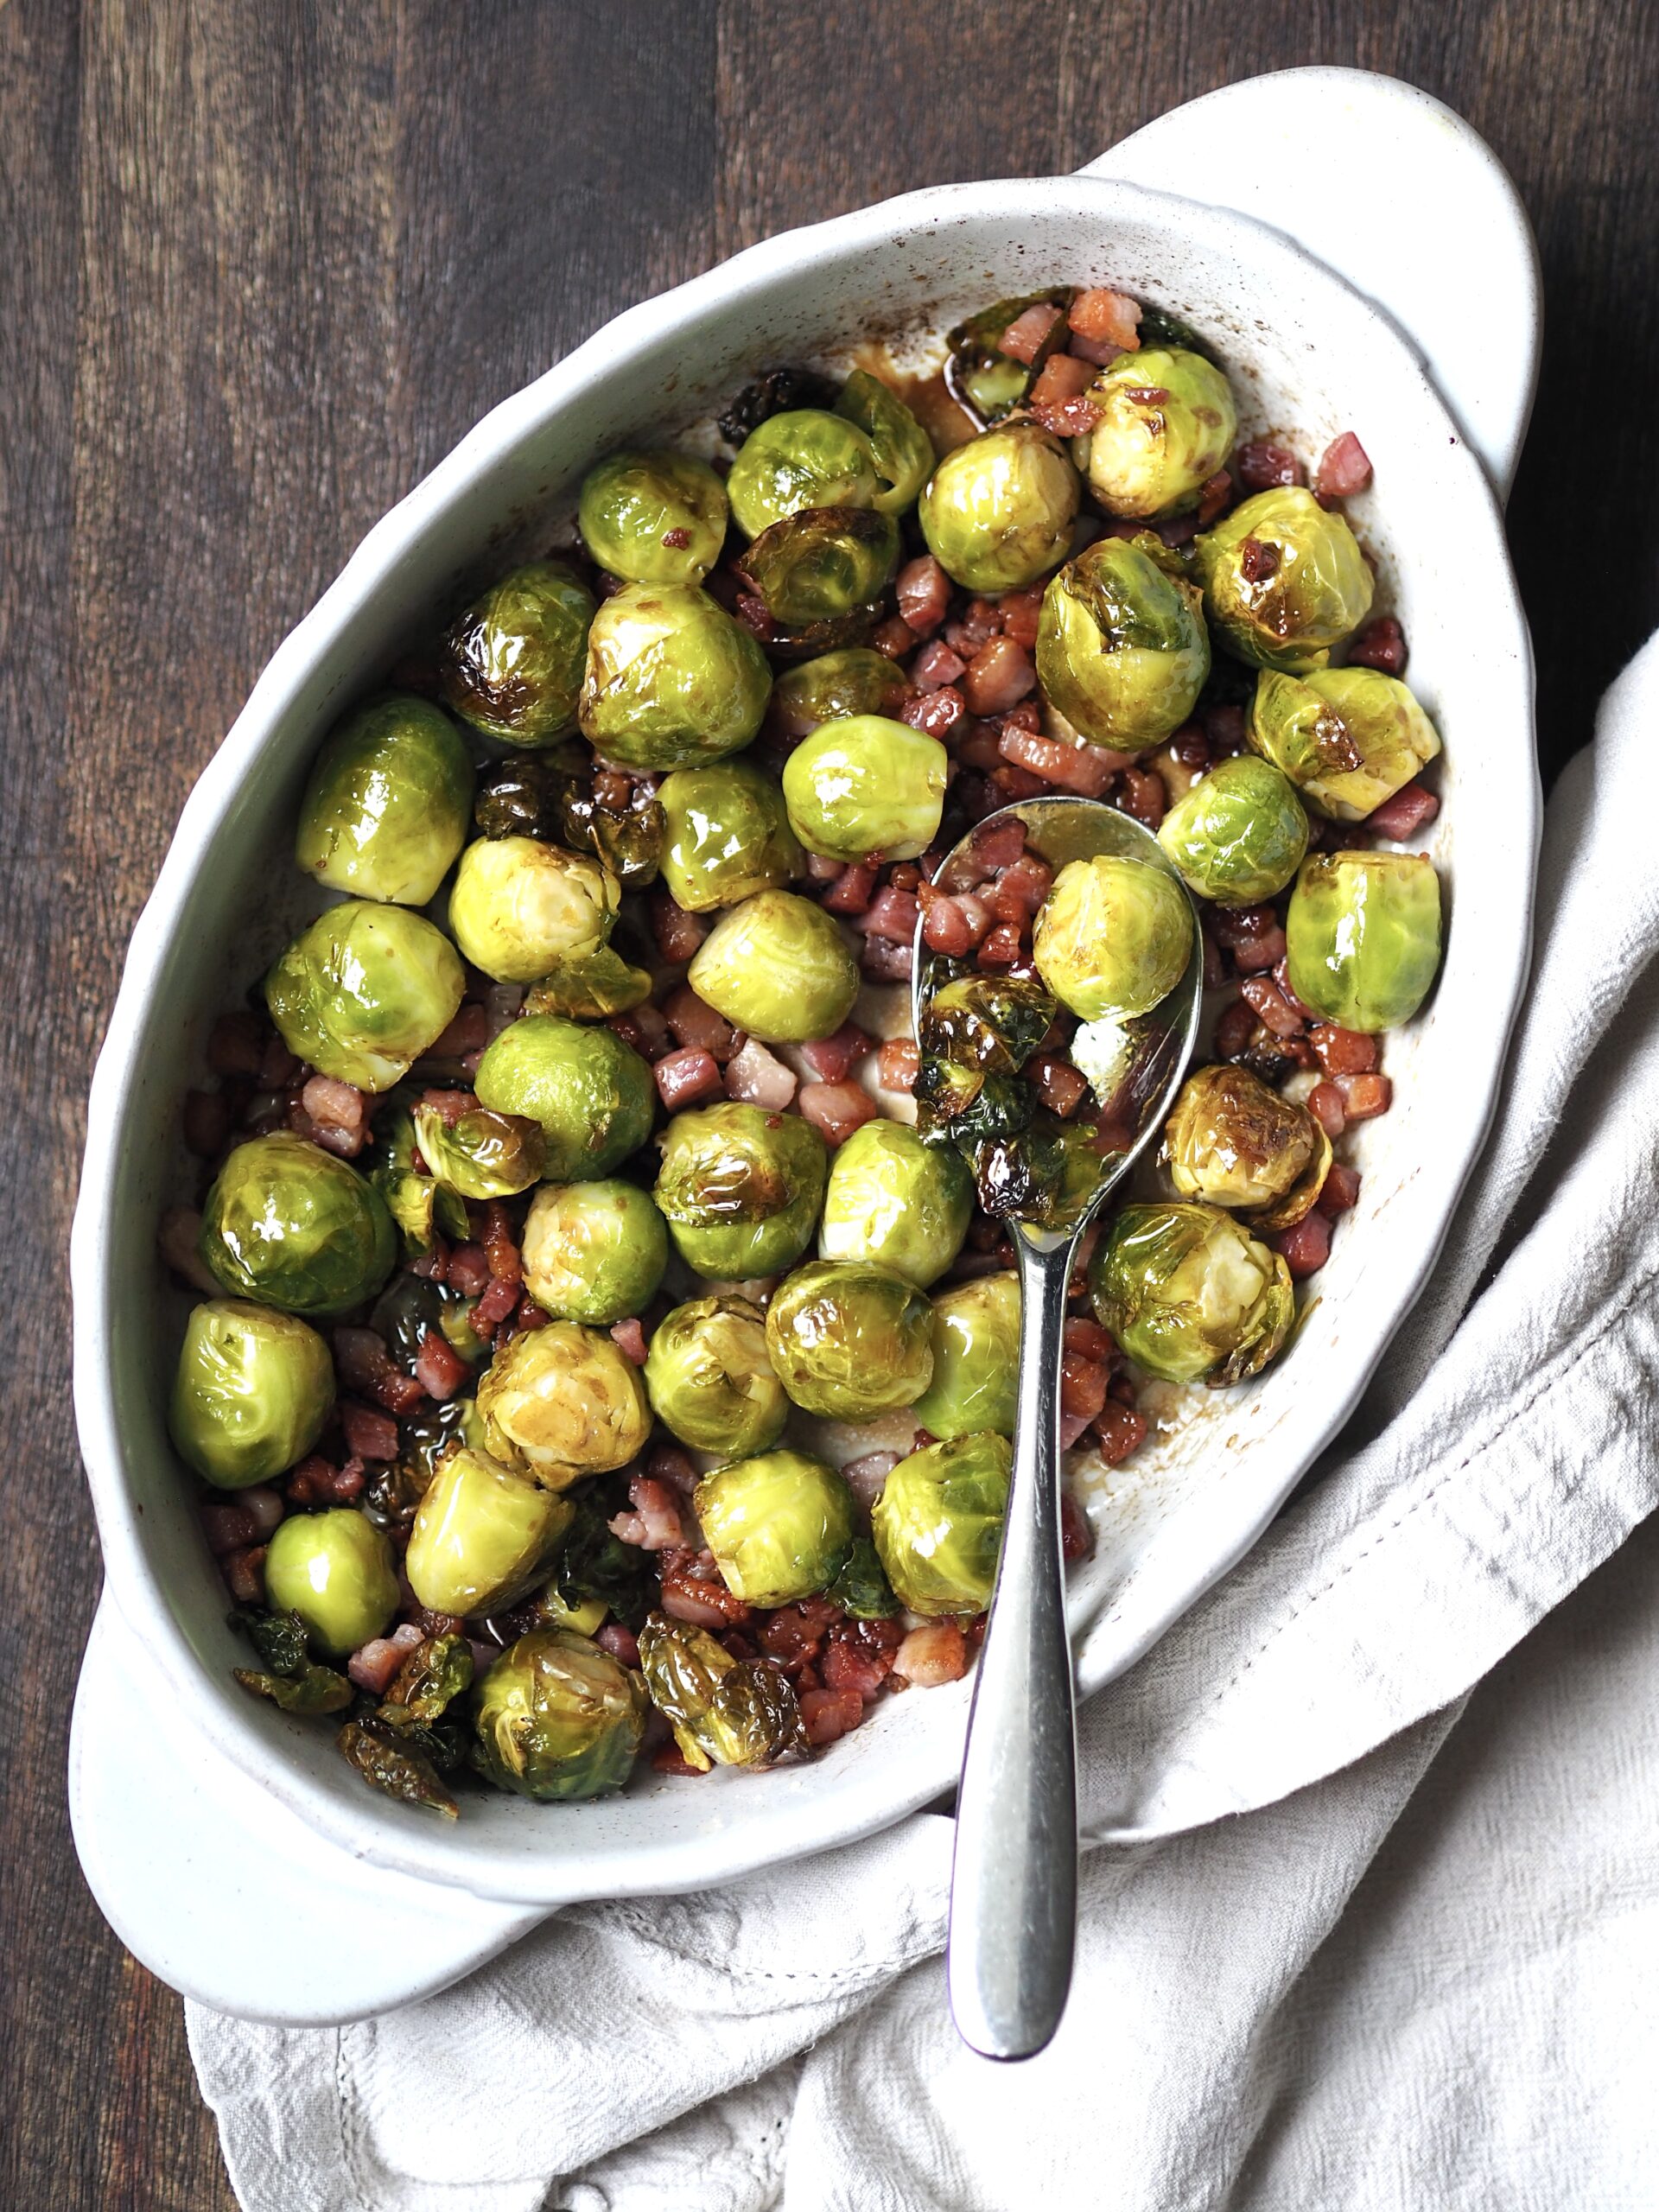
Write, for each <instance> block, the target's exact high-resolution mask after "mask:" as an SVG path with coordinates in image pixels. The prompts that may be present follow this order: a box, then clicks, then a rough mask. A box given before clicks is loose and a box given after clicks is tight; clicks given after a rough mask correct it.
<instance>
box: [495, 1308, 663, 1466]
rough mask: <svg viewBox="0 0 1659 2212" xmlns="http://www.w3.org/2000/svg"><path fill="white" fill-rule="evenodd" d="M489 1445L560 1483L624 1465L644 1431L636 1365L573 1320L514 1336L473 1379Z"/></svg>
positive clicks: (510, 1461)
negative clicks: (480, 1376) (477, 1379)
mask: <svg viewBox="0 0 1659 2212" xmlns="http://www.w3.org/2000/svg"><path fill="white" fill-rule="evenodd" d="M478 1409H479V1412H480V1414H482V1415H483V1418H484V1433H485V1438H486V1442H487V1445H488V1447H489V1450H490V1451H491V1452H492V1453H493V1455H494V1456H495V1457H496V1458H497V1459H500V1460H502V1461H503V1462H504V1463H505V1465H508V1466H510V1467H513V1468H516V1469H518V1470H519V1471H524V1472H528V1473H530V1474H531V1475H533V1476H534V1477H535V1478H536V1480H537V1482H538V1483H541V1484H544V1485H545V1487H546V1488H548V1489H549V1490H563V1489H565V1488H567V1487H568V1486H569V1484H571V1483H573V1482H575V1481H577V1480H579V1479H580V1478H581V1477H582V1476H583V1475H591V1474H602V1473H604V1472H605V1471H607V1470H608V1469H610V1468H612V1467H621V1466H626V1464H627V1462H628V1461H629V1460H630V1459H632V1458H633V1456H634V1454H635V1453H636V1452H639V1450H640V1449H641V1448H642V1447H643V1446H644V1444H645V1440H646V1438H647V1437H648V1436H649V1435H650V1433H651V1410H650V1408H649V1406H648V1405H647V1404H646V1402H645V1384H644V1383H643V1382H642V1381H641V1380H640V1377H639V1370H638V1368H636V1367H635V1366H634V1365H633V1364H632V1362H631V1361H630V1360H628V1359H626V1358H625V1357H624V1356H623V1355H622V1353H621V1352H620V1351H618V1350H617V1348H616V1346H615V1344H613V1343H612V1341H611V1339H610V1338H609V1337H608V1336H606V1335H604V1334H602V1333H601V1332H600V1331H599V1330H597V1329H584V1328H581V1327H578V1326H577V1325H576V1324H575V1322H573V1321H550V1322H549V1323H548V1325H546V1327H545V1328H541V1329H532V1330H531V1331H529V1332H527V1333H526V1334H524V1335H522V1336H518V1337H514V1338H512V1341H511V1342H510V1343H509V1344H508V1345H507V1346H506V1349H505V1351H499V1352H497V1354H496V1355H495V1357H494V1359H493V1361H492V1362H491V1363H490V1367H489V1370H488V1372H487V1373H486V1375H485V1376H484V1377H483V1379H482V1381H481V1382H480V1383H479V1386H478Z"/></svg>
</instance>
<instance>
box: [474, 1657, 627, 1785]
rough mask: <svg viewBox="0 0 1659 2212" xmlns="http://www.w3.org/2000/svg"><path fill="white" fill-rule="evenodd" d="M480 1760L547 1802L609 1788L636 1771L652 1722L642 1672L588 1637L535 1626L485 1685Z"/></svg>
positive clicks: (498, 1780)
mask: <svg viewBox="0 0 1659 2212" xmlns="http://www.w3.org/2000/svg"><path fill="white" fill-rule="evenodd" d="M474 1727H475V1729H476V1732H477V1739H478V1740H477V1750H476V1752H475V1754H474V1763H475V1764H476V1765H477V1767H478V1770H479V1771H480V1773H481V1774H482V1775H483V1776H484V1777H485V1778H486V1781H490V1782H493V1783H495V1784H496V1785H497V1786H498V1788H499V1789H511V1790H513V1791H515V1792H516V1793H517V1795H518V1796H520V1797H535V1798H539V1799H541V1800H543V1802H548V1801H553V1800H560V1799H563V1800H565V1801H567V1802H568V1801H571V1800H574V1799H576V1798H581V1797H598V1796H602V1795H603V1794H604V1793H605V1791H607V1789H620V1788H621V1787H622V1784H623V1783H625V1782H626V1780H627V1778H628V1774H629V1771H630V1770H631V1769H632V1765H633V1760H634V1754H635V1753H636V1752H637V1751H638V1750H639V1739H640V1738H641V1737H642V1736H643V1735H644V1734H645V1690H644V1688H643V1687H642V1685H641V1683H640V1680H639V1675H636V1674H634V1673H633V1672H632V1669H629V1668H626V1667H625V1666H623V1665H622V1663H621V1662H620V1660H616V1659H613V1658H612V1656H611V1655H610V1653H609V1652H608V1651H601V1649H600V1647H599V1646H598V1644H596V1643H589V1641H588V1638H587V1637H585V1636H575V1635H573V1634H572V1633H571V1631H570V1630H569V1629H564V1628H535V1629H531V1630H530V1632H529V1634H528V1635H526V1636H521V1637H519V1638H518V1642H517V1643H513V1644H510V1645H509V1646H508V1648H507V1649H506V1650H505V1651H504V1652H503V1653H502V1654H501V1656H500V1657H499V1659H498V1660H497V1661H496V1662H495V1664H494V1665H493V1667H492V1668H491V1669H490V1671H489V1673H488V1674H487V1675H485V1677H484V1680H483V1681H482V1682H481V1683H480V1686H479V1691H478V1713H477V1717H476V1719H475V1721H474Z"/></svg>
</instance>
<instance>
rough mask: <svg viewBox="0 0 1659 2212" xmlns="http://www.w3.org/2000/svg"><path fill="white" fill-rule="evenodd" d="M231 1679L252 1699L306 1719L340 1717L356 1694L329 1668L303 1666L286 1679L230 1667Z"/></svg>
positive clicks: (341, 1677)
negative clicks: (263, 1700)
mask: <svg viewBox="0 0 1659 2212" xmlns="http://www.w3.org/2000/svg"><path fill="white" fill-rule="evenodd" d="M231 1673H232V1677H233V1678H234V1679H235V1680H236V1681H238V1682H239V1683H240V1684H241V1685H242V1688H244V1689H245V1690H247V1691H248V1692H250V1693H251V1695H253V1696H254V1697H264V1698H269V1699H270V1701H271V1703H272V1704H273V1705H275V1706H278V1707H281V1709H282V1710H283V1712H284V1713H297V1714H301V1715H302V1716H304V1717H305V1718H307V1719H309V1718H310V1717H311V1716H312V1715H314V1714H315V1713H343V1712H344V1711H345V1709H346V1707H347V1706H348V1705H349V1704H350V1703H351V1701H352V1700H353V1697H354V1696H355V1694H356V1693H355V1691H354V1690H353V1688H352V1686H351V1684H350V1683H349V1682H348V1681H346V1677H345V1675H337V1674H336V1673H335V1672H334V1669H333V1668H332V1667H317V1666H305V1667H301V1668H298V1669H296V1670H295V1671H294V1672H293V1673H292V1674H289V1675H262V1674H258V1673H257V1672H256V1671H255V1670H254V1669H252V1668H251V1667H232V1669H231Z"/></svg>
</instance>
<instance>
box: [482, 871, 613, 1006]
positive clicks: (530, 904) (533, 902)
mask: <svg viewBox="0 0 1659 2212" xmlns="http://www.w3.org/2000/svg"><path fill="white" fill-rule="evenodd" d="M620 899H621V887H620V885H619V883H618V882H617V880H616V878H615V877H614V876H613V874H611V872H610V870H609V868H607V867H605V866H604V864H603V863H602V862H601V861H596V860H594V859H592V858H590V857H589V855H588V854H586V853H571V852H566V851H565V850H564V849H563V847H562V846H559V845H543V844H542V843H541V842H539V841H538V840H537V838H534V837H480V838H479V839H478V840H477V842H475V843H474V844H471V845H468V847H467V849H466V851H465V852H464V853H463V854H462V855H461V866H460V868H458V869H457V870H456V871H455V880H454V887H453V888H452V890H451V891H450V893H449V926H450V928H451V929H452V930H453V931H454V933H455V942H456V944H459V945H460V947H461V950H462V952H464V953H465V954H466V956H467V959H468V960H470V961H471V962H472V963H473V965H474V968H481V969H483V971H484V973H485V974H486V976H493V978H494V980H495V981H496V982H498V983H536V982H540V981H541V979H542V977H543V976H549V975H551V973H552V972H553V970H554V969H556V967H557V966H558V965H559V964H560V963H561V962H563V961H567V960H575V961H580V960H587V959H589V958H591V957H592V956H593V955H594V953H595V952H597V951H599V950H601V947H603V946H604V945H605V944H607V942H608V941H609V938H610V934H611V931H612V928H613V925H614V924H615V921H616V915H617V909H618V906H619V905H620Z"/></svg>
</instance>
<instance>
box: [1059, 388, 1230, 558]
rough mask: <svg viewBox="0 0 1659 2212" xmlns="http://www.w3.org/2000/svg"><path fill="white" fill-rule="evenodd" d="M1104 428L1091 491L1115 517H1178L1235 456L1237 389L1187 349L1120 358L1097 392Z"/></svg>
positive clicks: (1094, 444) (1096, 442) (1092, 457)
mask: <svg viewBox="0 0 1659 2212" xmlns="http://www.w3.org/2000/svg"><path fill="white" fill-rule="evenodd" d="M1089 397H1090V399H1092V400H1093V401H1094V402H1095V404H1096V406H1097V407H1098V408H1099V410H1100V421H1099V422H1098V423H1096V426H1095V428H1094V429H1093V430H1092V431H1091V432H1090V435H1089V488H1090V491H1091V492H1092V493H1094V495H1095V497H1096V499H1098V500H1099V501H1100V504H1101V505H1102V506H1103V507H1104V508H1105V510H1106V512H1107V513H1108V514H1109V515H1122V516H1124V517H1127V518H1133V519H1142V518H1145V519H1148V520H1149V519H1150V518H1153V517H1154V516H1156V515H1170V514H1179V513H1180V512H1184V511H1185V509H1186V508H1188V507H1194V506H1196V505H1198V494H1199V493H1200V492H1202V491H1203V489H1204V487H1205V484H1206V483H1208V481H1209V480H1210V479H1211V477H1212V476H1213V475H1215V474H1216V473H1217V470H1218V469H1219V468H1220V467H1221V466H1222V464H1223V462H1224V461H1225V460H1226V458H1227V456H1228V454H1230V452H1231V451H1232V445H1233V435H1234V432H1235V431H1236V429H1237V427H1238V418H1237V416H1236V413H1235V411H1234V408H1233V394H1232V388H1231V386H1230V385H1229V384H1228V382H1227V379H1226V378H1225V377H1224V375H1223V374H1222V372H1221V371H1220V370H1219V369H1218V368H1217V367H1216V365H1215V364H1214V363H1213V362H1212V361H1207V360H1205V358H1204V356H1203V354H1202V353H1189V352H1188V351H1187V350H1186V349H1185V347H1184V346H1146V347H1144V348H1143V349H1142V350H1141V351H1140V352H1139V353H1123V354H1120V355H1119V357H1118V359H1116V360H1115V361H1114V362H1113V363H1112V364H1111V365H1110V366H1109V368H1106V369H1104V370H1103V371H1102V372H1101V374H1100V375H1099V376H1098V377H1097V378H1096V380H1095V382H1094V384H1093V385H1091V386H1090V393H1089Z"/></svg>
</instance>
